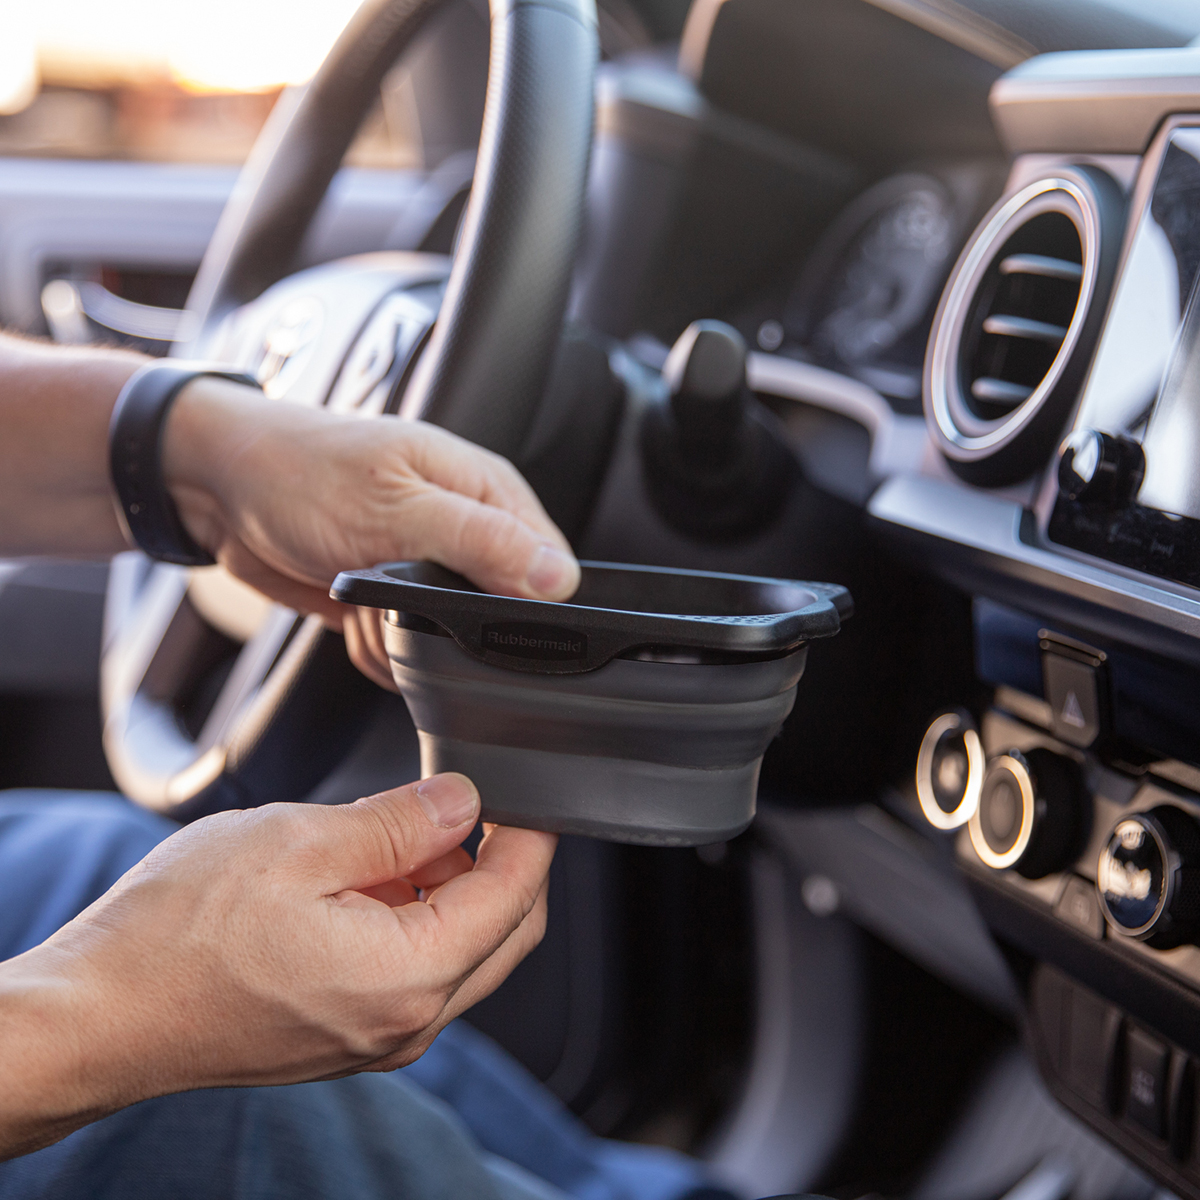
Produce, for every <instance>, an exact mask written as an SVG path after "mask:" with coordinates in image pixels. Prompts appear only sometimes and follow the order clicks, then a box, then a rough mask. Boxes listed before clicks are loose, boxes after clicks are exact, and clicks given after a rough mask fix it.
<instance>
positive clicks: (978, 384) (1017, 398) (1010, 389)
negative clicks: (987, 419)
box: [971, 375, 1033, 405]
mask: <svg viewBox="0 0 1200 1200" xmlns="http://www.w3.org/2000/svg"><path fill="white" fill-rule="evenodd" d="M971 395H972V396H974V397H975V399H976V400H983V401H986V402H987V403H990V404H1012V405H1017V404H1022V403H1023V402H1024V401H1026V400H1028V399H1029V397H1030V396H1032V395H1033V388H1031V387H1025V386H1024V385H1023V384H1020V383H1010V382H1009V381H1008V380H1007V379H993V378H992V377H991V376H990V375H984V376H981V377H980V378H979V379H975V380H972V381H971Z"/></svg>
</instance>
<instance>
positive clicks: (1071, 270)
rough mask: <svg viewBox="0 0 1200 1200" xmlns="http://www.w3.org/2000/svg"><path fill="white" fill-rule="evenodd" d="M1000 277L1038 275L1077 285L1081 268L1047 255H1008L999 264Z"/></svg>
mask: <svg viewBox="0 0 1200 1200" xmlns="http://www.w3.org/2000/svg"><path fill="white" fill-rule="evenodd" d="M1000 274H1001V275H1040V276H1041V277H1042V278H1043V279H1067V280H1070V281H1071V282H1072V283H1079V282H1080V281H1081V280H1082V279H1083V267H1081V266H1080V265H1079V263H1074V262H1067V260H1066V259H1063V258H1051V257H1050V255H1048V254H1010V255H1009V256H1008V257H1007V258H1006V259H1005V260H1004V261H1003V262H1002V263H1001V264H1000Z"/></svg>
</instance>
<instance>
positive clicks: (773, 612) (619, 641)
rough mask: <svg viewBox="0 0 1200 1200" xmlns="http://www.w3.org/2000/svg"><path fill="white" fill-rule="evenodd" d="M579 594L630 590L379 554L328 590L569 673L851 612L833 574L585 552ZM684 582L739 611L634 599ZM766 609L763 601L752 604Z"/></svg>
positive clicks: (734, 649) (793, 628)
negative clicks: (528, 580)
mask: <svg viewBox="0 0 1200 1200" xmlns="http://www.w3.org/2000/svg"><path fill="white" fill-rule="evenodd" d="M580 566H581V568H582V571H583V582H582V583H581V585H580V590H579V594H580V595H582V596H587V595H588V594H589V593H593V592H599V593H601V594H607V596H608V598H609V603H610V604H611V603H613V602H614V601H615V600H619V599H620V598H621V593H622V592H625V594H626V595H628V596H629V597H630V602H628V603H620V604H614V606H613V607H601V606H594V605H588V604H573V603H563V604H558V603H553V602H550V601H544V600H522V599H517V598H515V597H511V596H494V595H491V594H489V593H487V592H481V591H479V590H478V589H477V588H475V587H473V586H472V584H470V583H469V582H468V581H467V580H466V579H464V578H463V577H462V576H460V575H456V574H455V573H454V572H452V571H448V570H446V569H445V568H444V567H439V566H436V565H435V564H433V563H424V562H402V563H383V564H381V565H380V566H377V567H374V568H372V569H370V570H364V571H343V572H342V573H341V574H340V575H339V576H338V577H337V578H336V579H335V580H334V581H333V587H332V588H331V589H330V592H329V594H330V595H331V596H332V597H333V598H334V599H335V600H341V601H342V602H343V603H346V604H356V605H361V606H363V607H366V608H383V609H388V610H391V611H394V612H397V613H402V614H405V615H406V616H415V617H418V618H423V619H424V620H426V621H432V622H433V623H434V624H435V625H438V626H440V627H441V629H443V630H445V632H446V633H448V634H449V635H450V636H451V637H452V638H453V639H454V640H455V641H456V642H457V643H458V644H459V645H460V646H461V647H462V648H463V649H464V650H466V651H467V653H469V654H471V655H473V656H474V657H475V658H478V659H480V660H482V661H483V662H487V663H492V664H494V665H496V666H501V667H506V668H508V669H509V670H515V671H530V672H534V673H537V674H543V675H570V674H579V673H582V672H584V671H594V670H595V669H596V668H597V667H602V666H603V665H604V664H605V663H607V662H609V661H610V660H611V659H613V658H616V657H617V656H618V655H622V654H628V653H629V652H630V651H633V650H637V649H641V648H645V647H680V648H686V649H693V650H700V651H710V652H714V653H718V654H721V655H723V656H730V660H731V661H736V658H737V657H738V656H745V658H746V659H747V660H753V659H755V658H762V657H778V656H780V655H782V654H787V653H791V652H793V651H795V650H797V649H798V648H799V647H800V646H801V645H802V644H803V643H805V642H807V641H811V640H812V639H813V638H824V637H832V636H833V635H834V634H835V633H837V632H838V630H839V629H840V628H841V623H842V621H843V620H845V619H846V618H847V617H849V616H850V615H851V613H852V612H853V603H852V601H851V599H850V593H849V592H848V591H847V590H846V589H845V588H844V587H840V586H838V585H837V584H831V583H808V582H800V581H797V580H792V579H768V578H760V577H757V576H752V575H725V574H721V573H718V572H714V571H680V570H671V569H667V568H663V567H645V566H627V565H623V564H616V563H600V562H581V563H580ZM664 587H665V588H668V589H672V588H673V589H687V590H689V591H690V592H691V593H692V594H693V595H695V596H696V597H697V600H700V599H703V598H707V600H708V603H707V604H705V603H697V604H696V607H698V608H702V609H703V608H710V609H711V608H713V607H715V605H714V603H713V601H714V600H717V599H724V598H726V597H736V598H737V599H738V600H740V603H737V604H733V605H729V607H734V608H738V609H741V610H742V611H741V612H740V613H732V614H730V613H725V614H720V613H712V612H700V613H678V612H653V611H650V612H647V611H643V610H642V609H639V608H638V607H637V605H636V602H635V601H634V598H635V597H636V596H637V595H638V592H639V589H640V590H641V591H642V592H643V593H646V592H652V591H654V590H656V589H662V588H664ZM755 609H762V611H754V610H755Z"/></svg>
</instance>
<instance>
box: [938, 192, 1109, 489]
mask: <svg viewBox="0 0 1200 1200" xmlns="http://www.w3.org/2000/svg"><path fill="white" fill-rule="evenodd" d="M1122 208H1123V200H1122V197H1121V193H1120V190H1119V189H1118V188H1117V186H1116V184H1115V183H1114V182H1113V181H1112V179H1111V178H1110V177H1109V176H1108V175H1106V174H1104V173H1103V172H1100V171H1096V170H1092V169H1088V168H1080V169H1070V170H1064V171H1061V172H1060V173H1059V174H1057V175H1055V176H1054V177H1053V178H1049V179H1039V180H1038V181H1037V182H1036V183H1031V184H1029V185H1028V186H1027V187H1024V188H1022V189H1021V190H1020V191H1019V192H1017V193H1016V194H1015V195H1013V196H1010V197H1009V198H1008V199H1006V200H1003V201H1002V202H1001V203H1000V204H998V205H997V206H996V208H994V209H993V210H992V211H991V212H990V213H989V214H988V215H987V217H985V218H984V220H983V223H982V224H981V225H980V227H979V229H978V230H977V231H976V233H975V235H974V237H973V238H972V239H971V241H970V242H969V243H968V244H967V248H966V250H964V251H963V254H962V257H961V258H960V259H959V261H958V264H957V265H956V266H955V268H954V272H953V274H952V275H951V277H950V282H949V283H948V284H947V286H946V290H945V292H944V293H943V295H942V302H941V305H940V306H939V308H938V312H937V316H936V317H935V319H934V323H933V330H932V332H931V334H930V339H929V350H928V353H927V354H926V358H925V412H926V417H927V419H928V422H929V426H930V430H931V432H932V434H933V437H934V439H935V441H936V443H937V445H938V447H939V448H940V449H941V451H942V453H943V454H944V455H945V456H946V458H947V459H948V460H949V462H950V465H951V466H952V467H953V468H954V469H955V470H956V471H957V472H958V473H959V474H960V475H962V476H963V477H964V478H966V479H970V480H971V481H972V482H975V483H982V484H992V485H995V484H1003V483H1013V482H1015V481H1016V480H1018V479H1021V478H1023V477H1024V476H1026V475H1028V474H1029V473H1030V472H1031V471H1033V470H1035V469H1036V468H1037V467H1038V466H1040V465H1042V464H1043V463H1044V462H1045V461H1046V459H1047V458H1048V457H1049V455H1050V453H1051V452H1052V450H1053V449H1054V445H1055V443H1056V441H1057V439H1058V435H1059V433H1060V432H1061V430H1062V426H1063V422H1064V420H1065V419H1066V416H1067V413H1068V411H1069V410H1070V408H1071V405H1072V404H1073V402H1074V400H1075V398H1076V396H1077V395H1078V392H1079V388H1080V386H1081V384H1082V382H1083V378H1084V375H1085V374H1086V371H1087V366H1088V363H1089V361H1090V359H1091V354H1092V351H1093V349H1094V347H1095V343H1096V337H1097V334H1098V333H1099V327H1100V323H1101V320H1102V319H1103V313H1104V308H1105V300H1106V297H1107V293H1108V289H1109V287H1110V285H1111V283H1112V275H1113V270H1114V267H1115V265H1116V258H1117V250H1118V247H1119V242H1120V235H1119V221H1120V217H1121V211H1122Z"/></svg>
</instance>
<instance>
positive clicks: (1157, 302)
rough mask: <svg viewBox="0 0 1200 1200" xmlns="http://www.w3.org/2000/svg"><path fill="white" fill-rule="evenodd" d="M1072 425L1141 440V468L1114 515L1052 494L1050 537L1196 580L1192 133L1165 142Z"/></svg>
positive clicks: (1198, 159)
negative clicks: (1134, 488)
mask: <svg viewBox="0 0 1200 1200" xmlns="http://www.w3.org/2000/svg"><path fill="white" fill-rule="evenodd" d="M1076 425H1077V426H1078V427H1080V428H1086V429H1099V430H1102V431H1104V432H1106V433H1114V434H1124V435H1125V436H1127V437H1131V438H1134V439H1135V440H1137V441H1139V442H1141V443H1142V448H1143V450H1144V452H1145V456H1146V474H1145V478H1144V481H1143V483H1142V486H1141V489H1140V491H1139V492H1138V495H1137V497H1136V500H1135V503H1133V504H1131V505H1130V506H1128V507H1127V508H1125V509H1122V510H1120V511H1119V512H1114V511H1112V510H1100V511H1097V510H1095V509H1094V508H1089V507H1088V506H1087V505H1084V504H1080V503H1078V502H1071V501H1067V500H1064V499H1062V498H1060V499H1059V500H1058V501H1057V503H1056V505H1055V508H1054V513H1053V516H1052V517H1051V521H1050V527H1049V530H1048V533H1049V535H1050V538H1051V540H1052V541H1055V542H1059V543H1062V544H1064V545H1068V546H1073V547H1075V548H1076V549H1079V550H1084V551H1087V552H1088V553H1090V554H1095V555H1097V556H1098V557H1101V558H1105V559H1108V560H1110V561H1113V562H1120V563H1123V564H1124V565H1126V566H1130V567H1134V568H1136V569H1138V570H1142V571H1147V572H1149V573H1151V574H1154V575H1159V576H1163V577H1166V578H1170V579H1176V580H1179V581H1180V582H1184V583H1190V584H1193V585H1195V586H1200V128H1195V129H1177V130H1175V132H1174V133H1173V134H1172V135H1171V137H1170V139H1169V141H1168V143H1167V146H1166V150H1165V153H1164V154H1163V157H1162V159H1161V161H1160V164H1159V168H1158V175H1157V178H1156V179H1155V182H1154V187H1153V190H1152V192H1151V196H1150V201H1149V203H1148V204H1147V206H1146V208H1145V210H1144V211H1143V212H1142V214H1141V217H1140V218H1139V220H1138V225H1137V230H1136V232H1135V234H1134V238H1133V241H1132V243H1131V245H1130V249H1129V254H1128V256H1127V258H1126V260H1125V265H1124V268H1123V270H1122V273H1121V278H1120V281H1119V282H1118V284H1117V288H1116V291H1115V294H1114V296H1113V301H1112V306H1111V308H1110V311H1109V315H1108V321H1107V324H1106V326H1105V329H1104V334H1103V336H1102V338H1101V342H1100V347H1099V350H1098V351H1097V353H1096V359H1095V362H1094V363H1093V366H1092V371H1091V374H1090V376H1089V377H1088V382H1087V385H1086V387H1085V389H1084V394H1083V398H1082V401H1081V404H1080V412H1079V417H1078V419H1077V421H1076Z"/></svg>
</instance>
